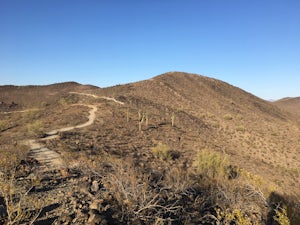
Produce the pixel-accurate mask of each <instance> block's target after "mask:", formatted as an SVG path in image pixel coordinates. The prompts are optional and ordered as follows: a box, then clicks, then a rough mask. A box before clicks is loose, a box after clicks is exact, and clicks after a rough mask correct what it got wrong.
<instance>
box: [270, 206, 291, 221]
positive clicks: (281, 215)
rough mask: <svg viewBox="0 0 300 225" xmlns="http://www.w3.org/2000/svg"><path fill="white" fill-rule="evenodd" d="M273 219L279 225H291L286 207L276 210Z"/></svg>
mask: <svg viewBox="0 0 300 225" xmlns="http://www.w3.org/2000/svg"><path fill="white" fill-rule="evenodd" d="M273 219H274V220H275V221H276V222H278V223H279V225H290V220H289V218H288V216H287V208H286V207H285V206H284V207H282V208H277V209H275V216H274V217H273Z"/></svg>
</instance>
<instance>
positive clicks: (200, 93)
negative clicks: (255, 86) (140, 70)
mask: <svg viewBox="0 0 300 225" xmlns="http://www.w3.org/2000/svg"><path fill="white" fill-rule="evenodd" d="M98 94H103V95H108V96H111V97H116V98H118V99H120V100H123V101H125V102H126V103H128V104H129V105H134V106H135V107H136V108H137V109H141V110H144V111H149V113H150V114H151V113H152V112H151V111H152V110H153V108H155V110H156V111H155V112H154V111H153V114H160V117H162V118H165V119H166V120H168V117H170V115H171V114H172V113H173V112H174V113H175V117H177V118H176V121H177V127H178V128H179V130H180V132H181V133H184V135H186V139H187V140H189V141H187V142H186V143H185V144H186V145H187V146H186V148H185V149H184V151H186V150H189V151H194V152H195V151H197V150H199V149H201V148H204V147H210V148H213V149H215V150H218V151H221V152H226V153H227V154H229V155H230V158H231V160H232V161H233V162H235V163H236V164H237V165H239V166H242V167H244V168H247V169H248V170H250V171H252V172H255V173H259V174H261V175H262V176H264V177H266V179H275V178H276V179H278V183H281V182H284V181H283V180H285V181H286V179H285V178H284V177H283V176H278V177H277V175H278V174H284V172H285V170H289V169H296V168H299V167H300V163H299V162H300V161H299V156H298V152H299V151H300V149H299V143H298V141H299V139H298V135H299V127H298V126H297V125H296V123H293V122H292V121H291V120H292V118H291V117H290V116H289V114H288V113H285V112H284V111H282V110H280V109H279V108H277V107H276V106H274V105H272V104H270V103H269V102H267V101H264V100H262V99H260V98H257V97H255V96H253V95H251V94H249V93H247V92H245V91H243V90H241V89H239V88H236V87H234V86H232V85H229V84H227V83H224V82H222V81H219V80H216V79H212V78H208V77H203V76H199V75H195V74H187V73H178V72H171V73H166V74H163V75H160V76H157V77H155V78H153V79H150V80H147V81H141V82H138V83H132V84H128V85H122V86H115V87H112V88H107V89H102V90H99V92H98ZM187 118H189V119H187ZM178 135H181V134H179V133H178ZM184 135H183V136H184ZM279 180H280V181H279ZM290 182H291V184H293V185H292V186H294V185H296V183H295V182H296V181H295V180H294V179H291V180H290ZM292 189H293V188H292ZM291 192H293V191H291Z"/></svg>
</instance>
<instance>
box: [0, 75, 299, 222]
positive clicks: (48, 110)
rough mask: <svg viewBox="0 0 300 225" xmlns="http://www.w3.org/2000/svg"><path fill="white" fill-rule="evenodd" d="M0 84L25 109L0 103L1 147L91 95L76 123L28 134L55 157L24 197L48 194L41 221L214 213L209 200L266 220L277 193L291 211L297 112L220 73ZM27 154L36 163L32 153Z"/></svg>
mask: <svg viewBox="0 0 300 225" xmlns="http://www.w3.org/2000/svg"><path fill="white" fill-rule="evenodd" d="M0 93H1V95H0V96H1V99H0V101H2V102H5V104H7V105H6V107H8V109H9V110H10V111H12V110H14V111H18V109H17V108H13V107H19V108H20V109H29V111H28V112H27V111H26V112H24V113H21V112H16V113H2V114H0V119H1V124H0V125H1V131H0V141H1V142H0V143H1V145H0V150H2V153H3V154H4V153H7V152H8V151H7V150H9V151H10V153H9V154H11V153H12V152H17V150H19V149H23V148H24V146H23V145H22V144H20V143H22V142H21V141H22V140H28V139H36V138H38V137H45V136H47V135H48V136H50V138H51V134H50V135H49V133H48V132H49V131H53V129H56V130H57V129H60V128H65V127H67V128H68V127H70V126H72V127H74V126H76V125H80V124H83V123H86V122H87V117H88V118H90V116H89V115H90V114H89V113H90V110H91V106H93V107H95V108H96V109H97V111H96V112H94V113H95V118H94V120H93V121H92V123H91V124H89V125H88V126H84V127H81V126H79V127H77V128H74V129H71V130H68V129H67V130H66V131H61V132H57V134H58V136H56V137H54V138H53V139H51V140H47V139H43V140H40V141H39V143H40V145H39V146H46V147H47V148H48V149H51V150H53V151H55V152H56V153H58V154H55V157H58V158H59V157H60V161H65V164H66V167H67V170H62V171H61V172H59V171H58V172H57V171H51V168H50V170H49V171H46V175H45V174H41V176H42V179H41V184H40V186H37V187H35V189H36V190H39V191H37V192H36V193H35V192H33V196H34V197H37V198H41V196H42V197H43V198H44V197H45V196H47V198H45V199H47V200H49V202H48V203H47V204H48V205H47V206H48V208H49V213H46V214H43V215H42V216H41V217H39V218H38V220H39V221H40V223H41V224H43V222H45V221H47V222H48V223H49V224H52V223H50V222H49V221H51V220H52V219H53V221H56V223H53V224H68V223H69V224H89V223H90V224H101V223H100V222H99V221H103V224H218V223H216V220H218V218H217V217H218V215H217V212H218V211H217V209H221V210H223V212H224V213H227V216H228V218H237V217H243V218H244V217H245V218H244V219H249V221H251V223H250V222H249V224H255V222H257V223H258V224H272V218H273V215H274V211H272V210H271V209H272V208H276V207H277V206H278V205H277V203H278V204H279V203H280V204H281V203H284V204H286V205H288V207H289V208H288V210H289V211H288V213H289V216H290V218H293V219H294V220H293V221H292V222H293V223H294V224H297V222H295V221H297V219H298V220H299V218H298V217H297V216H295V215H296V213H297V212H298V209H299V208H300V206H299V202H300V200H299V199H300V192H299V188H298V187H299V186H300V170H299V168H300V158H299V152H300V145H299V143H300V140H299V134H300V131H299V129H300V127H299V124H298V123H297V122H296V120H295V118H294V117H293V116H291V114H290V113H288V112H286V111H285V110H282V109H280V108H279V107H277V106H276V105H273V104H271V103H269V102H267V101H264V100H262V99H260V98H258V97H256V96H253V95H252V94H250V93H247V92H245V91H243V90H241V89H239V88H237V87H234V86H232V85H230V84H227V83H225V82H222V81H220V80H216V79H212V78H208V77H204V76H200V75H196V74H188V73H181V72H170V73H166V74H163V75H160V76H157V77H154V78H152V79H150V80H145V81H140V82H136V83H131V84H126V85H118V86H114V87H110V88H103V89H101V88H96V87H93V86H83V85H80V84H77V83H63V84H55V85H49V86H43V87H42V86H39V87H36V86H27V87H12V86H9V87H8V86H2V87H0ZM11 102H15V103H16V104H18V105H17V106H9V105H8V104H11ZM122 103H124V104H122ZM3 105H4V104H3ZM9 107H10V108H13V109H10V108H9ZM2 111H3V112H4V111H6V110H4V109H3V110H2ZM36 122H38V123H36ZM46 133H48V134H46ZM54 133H55V132H54ZM25 149H26V148H25ZM34 150H35V151H36V150H39V149H34ZM22 152H24V151H22ZM52 153H53V152H52ZM199 153H202V157H204V159H205V160H204V161H205V163H206V162H207V164H209V163H210V167H209V168H210V169H209V170H208V171H206V173H204V172H203V171H202V173H201V172H200V173H199V174H198V172H199V171H198V172H197V164H196V163H198V166H199V164H200V167H201V163H203V160H202V161H201V160H200V161H199V160H198V161H197V158H198V157H199ZM18 154H19V153H18ZM26 154H27V153H26ZM203 154H204V156H203ZM211 154H212V155H211ZM214 154H216V155H214ZM27 155H29V156H30V154H27ZM31 155H34V154H33V153H32V151H31ZM57 155H58V156H57ZM200 156H201V154H200ZM217 156H222V158H221V159H218V157H217ZM209 157H212V158H209ZM21 158H22V157H21ZM226 158H227V159H228V162H227V161H226ZM17 159H19V158H18V157H17ZM27 160H28V161H30V163H31V164H33V165H31V164H30V163H29V164H30V165H31V169H30V171H31V173H34V174H38V175H39V174H40V173H39V168H40V167H41V166H43V165H41V164H42V161H41V162H39V160H37V161H38V162H35V161H34V160H36V158H34V159H32V158H30V157H29V159H27ZM32 160H33V162H34V163H32ZM218 160H219V161H218ZM45 161H46V160H45ZM220 161H221V166H220V167H218V163H220ZM5 162H7V161H5ZM0 163H1V160H0ZM205 163H204V164H203V165H202V166H203V167H205V166H206V164H205ZM223 164H224V165H226V166H223ZM9 165H11V164H9ZM195 165H196V166H195ZM50 166H51V164H50ZM1 168H2V167H1V164H0V169H1ZM25 168H27V167H26V166H25ZM215 168H217V171H215V172H214V169H215ZM202 169H203V168H202ZM225 169H226V171H223V170H225ZM211 170H212V171H211ZM66 171H67V172H66ZM29 173H30V172H29ZM224 174H225V175H224ZM0 175H1V170H0ZM27 176H28V172H27ZM0 178H1V176H0ZM26 179H27V178H25V180H26ZM20 182H21V185H23V183H22V180H21V181H20ZM23 182H24V181H23ZM0 184H1V182H0ZM0 188H1V187H0ZM282 196H285V197H282ZM273 203H274V204H273ZM275 203H276V204H275ZM297 204H298V205H297ZM53 205H55V207H52V206H53ZM0 206H1V194H0ZM51 207H52V208H51ZM230 210H231V211H230ZM234 210H238V211H236V212H235V211H234ZM234 212H235V213H241V214H239V215H238V214H232V213H234ZM219 216H222V215H219ZM222 218H223V222H224V220H227V219H226V218H227V217H226V216H225V215H223V217H222ZM240 219H241V218H240ZM43 220H44V221H43ZM219 220H221V219H219ZM96 221H98V222H96ZM225 222H228V224H229V221H225ZM225 222H224V223H225ZM231 222H233V221H231ZM298 222H299V221H298ZM0 223H1V220H0ZM220 224H222V223H220ZM234 224H235V223H234Z"/></svg>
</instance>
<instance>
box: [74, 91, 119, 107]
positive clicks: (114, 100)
mask: <svg viewBox="0 0 300 225" xmlns="http://www.w3.org/2000/svg"><path fill="white" fill-rule="evenodd" d="M69 93H70V94H77V95H85V96H90V97H93V98H102V99H106V100H109V101H113V102H115V103H118V104H120V105H124V102H121V101H118V100H116V99H114V98H110V97H105V96H97V95H94V94H88V93H81V92H76V91H71V92H69Z"/></svg>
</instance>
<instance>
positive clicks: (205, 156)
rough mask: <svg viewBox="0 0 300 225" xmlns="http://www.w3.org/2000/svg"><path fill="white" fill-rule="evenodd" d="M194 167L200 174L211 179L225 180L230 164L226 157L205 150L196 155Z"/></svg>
mask: <svg viewBox="0 0 300 225" xmlns="http://www.w3.org/2000/svg"><path fill="white" fill-rule="evenodd" d="M193 167H194V168H195V170H196V172H197V173H198V174H201V175H204V176H207V177H209V178H225V177H226V175H227V170H228V167H229V162H228V159H227V157H225V156H224V155H221V154H219V153H217V152H215V151H213V150H210V149H203V150H201V151H199V152H198V154H197V155H196V157H195V159H194V162H193Z"/></svg>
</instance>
